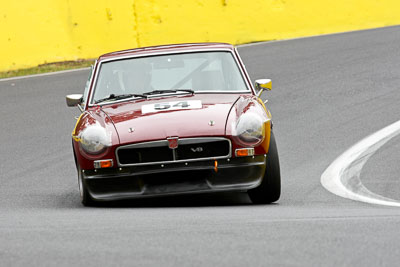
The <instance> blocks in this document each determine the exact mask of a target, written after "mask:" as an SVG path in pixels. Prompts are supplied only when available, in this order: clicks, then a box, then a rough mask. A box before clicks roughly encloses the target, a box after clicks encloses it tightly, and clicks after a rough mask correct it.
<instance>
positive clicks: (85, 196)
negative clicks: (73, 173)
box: [77, 165, 95, 206]
mask: <svg viewBox="0 0 400 267" xmlns="http://www.w3.org/2000/svg"><path fill="white" fill-rule="evenodd" d="M77 169H78V186H79V195H80V197H81V202H82V204H83V205H84V206H94V204H95V201H94V200H93V198H92V197H91V196H90V194H89V192H88V190H87V188H86V185H85V182H84V181H83V177H82V170H81V167H80V166H79V165H78V166H77Z"/></svg>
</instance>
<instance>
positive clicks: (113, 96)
mask: <svg viewBox="0 0 400 267" xmlns="http://www.w3.org/2000/svg"><path fill="white" fill-rule="evenodd" d="M131 97H140V98H147V96H145V95H140V94H122V95H115V94H110V95H109V96H107V97H105V98H102V99H99V100H96V101H95V103H96V104H98V103H101V102H104V101H108V100H120V99H125V98H131Z"/></svg>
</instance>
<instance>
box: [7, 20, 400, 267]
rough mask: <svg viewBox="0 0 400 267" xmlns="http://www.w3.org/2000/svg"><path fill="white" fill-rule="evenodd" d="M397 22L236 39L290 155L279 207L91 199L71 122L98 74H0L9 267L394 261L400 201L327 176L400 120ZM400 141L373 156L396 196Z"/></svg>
mask: <svg viewBox="0 0 400 267" xmlns="http://www.w3.org/2000/svg"><path fill="white" fill-rule="evenodd" d="M399 44H400V27H388V28H382V29H375V30H368V31H359V32H351V33H344V34H337V35H329V36H321V37H312V38H305V39H297V40H290V41H282V42H271V43H265V44H257V45H251V46H243V47H241V48H239V52H240V53H241V55H242V58H243V60H244V62H245V64H246V67H247V69H248V71H249V73H250V75H251V76H252V78H253V80H254V79H257V78H271V79H272V80H273V91H272V92H268V94H267V95H265V96H264V97H267V98H268V99H269V102H268V105H269V107H270V109H271V111H272V113H273V118H274V131H275V136H276V140H277V144H278V150H279V153H280V160H281V171H282V183H283V185H282V186H283V188H282V190H283V192H282V198H281V199H280V201H279V202H278V204H273V205H252V204H250V202H249V200H248V198H247V196H246V195H245V194H222V195H198V196H194V195H192V196H186V197H173V198H162V199H156V200H143V201H133V202H122V203H117V204H112V205H106V206H101V207H96V208H85V207H83V206H82V205H81V204H80V202H79V195H78V188H77V178H76V170H75V167H74V162H73V156H72V150H71V136H70V135H71V131H72V129H73V127H74V123H75V120H74V116H76V115H78V114H79V111H78V110H77V109H70V108H67V107H66V104H65V95H66V94H70V93H79V92H82V91H83V87H84V85H85V81H86V78H87V75H88V71H87V70H84V71H77V72H70V73H63V74H56V75H50V76H43V77H34V78H25V79H17V80H8V81H0V93H1V98H0V112H1V124H2V127H1V128H2V130H1V132H0V138H1V160H0V167H1V173H0V265H1V266H26V265H30V266H55V265H60V266H70V265H76V266H109V265H118V266H124V265H126V266H214V265H215V266H245V265H247V266H338V265H339V266H397V265H398V263H399V262H400V249H399V242H400V231H399V228H400V209H399V208H394V207H385V206H377V205H371V204H365V203H361V202H356V201H351V200H347V199H343V198H340V197H338V196H336V195H333V194H331V193H329V192H328V191H326V190H325V189H324V188H323V187H322V186H321V184H320V177H321V174H322V173H323V172H324V170H325V169H326V168H327V166H328V165H329V164H330V163H331V162H332V161H333V160H334V159H335V158H336V157H337V156H339V155H340V154H341V153H342V152H344V151H345V150H346V149H347V148H349V147H350V146H352V145H353V144H354V143H356V142H357V141H359V140H360V139H362V138H364V137H365V136H367V135H369V134H371V133H373V132H375V131H377V130H379V129H381V128H383V127H385V126H387V125H389V124H391V123H393V122H395V121H397V120H399V117H400V116H399V114H400V113H399V109H400V107H399V103H400V49H399ZM399 141H400V138H394V139H393V140H391V141H390V142H389V143H387V144H386V145H385V146H384V147H382V148H381V149H380V150H379V151H378V152H377V153H376V154H375V155H373V156H372V157H371V158H370V159H369V160H368V162H367V165H366V166H365V167H364V169H363V171H362V175H361V179H362V180H363V183H364V184H365V185H366V186H367V188H368V189H370V190H371V191H373V192H376V193H379V194H381V195H384V196H389V197H391V198H395V199H400V195H399V193H400V181H399V168H400V167H399V164H398V162H399V157H400V152H399V151H400V150H399Z"/></svg>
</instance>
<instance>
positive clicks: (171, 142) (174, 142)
mask: <svg viewBox="0 0 400 267" xmlns="http://www.w3.org/2000/svg"><path fill="white" fill-rule="evenodd" d="M178 139H179V138H178V137H169V138H167V140H168V147H169V148H170V149H175V148H177V147H178Z"/></svg>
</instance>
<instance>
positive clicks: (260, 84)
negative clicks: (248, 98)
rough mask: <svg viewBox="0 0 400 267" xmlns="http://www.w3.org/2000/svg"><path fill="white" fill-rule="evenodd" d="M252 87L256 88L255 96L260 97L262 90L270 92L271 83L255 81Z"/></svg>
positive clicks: (265, 80) (266, 80) (269, 81)
mask: <svg viewBox="0 0 400 267" xmlns="http://www.w3.org/2000/svg"><path fill="white" fill-rule="evenodd" d="M254 87H255V88H256V93H257V96H258V97H260V95H261V94H262V92H263V91H264V90H267V91H271V89H272V81H271V80H270V79H259V80H256V81H255V83H254Z"/></svg>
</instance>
